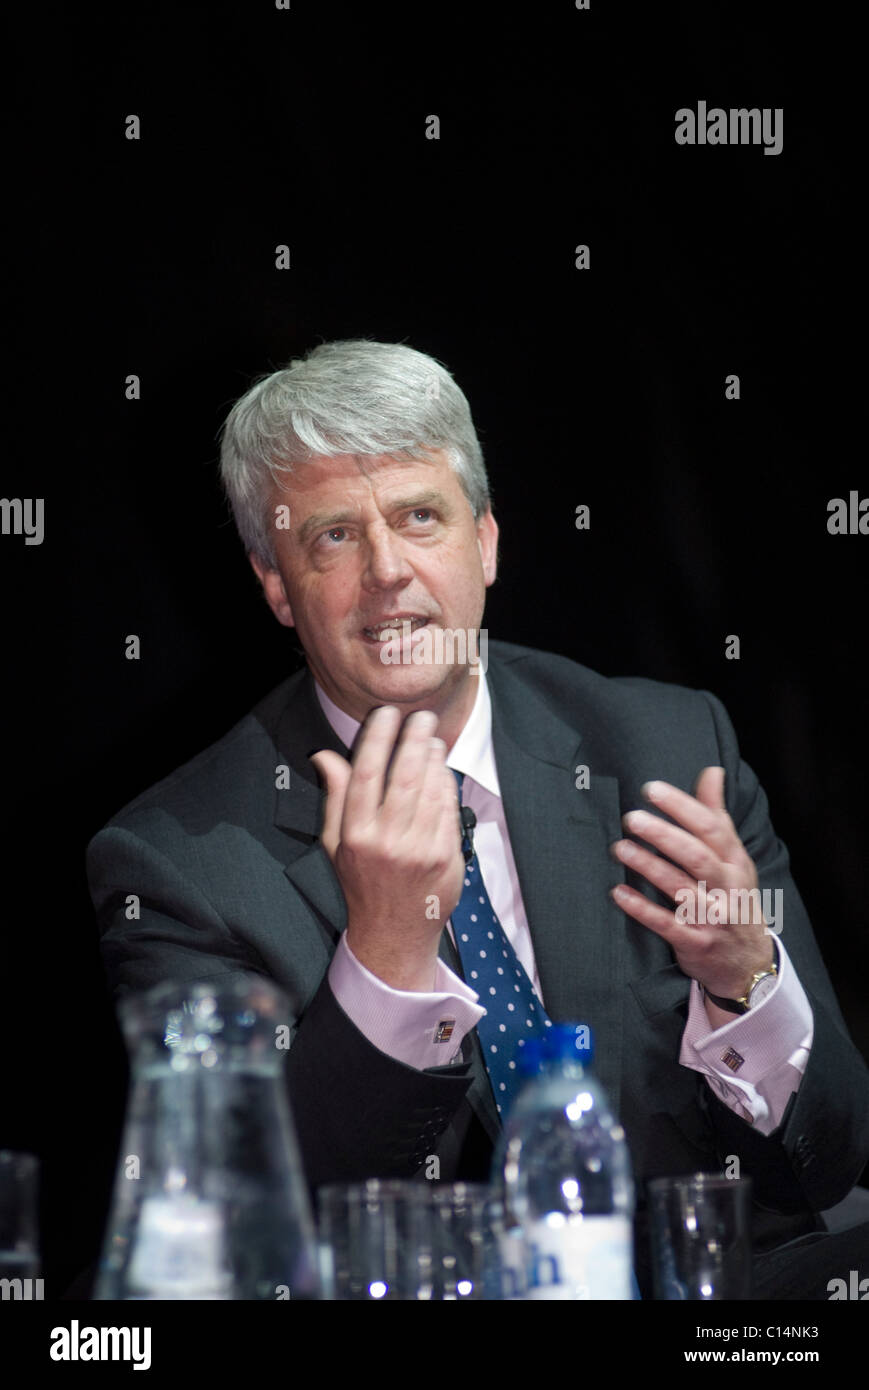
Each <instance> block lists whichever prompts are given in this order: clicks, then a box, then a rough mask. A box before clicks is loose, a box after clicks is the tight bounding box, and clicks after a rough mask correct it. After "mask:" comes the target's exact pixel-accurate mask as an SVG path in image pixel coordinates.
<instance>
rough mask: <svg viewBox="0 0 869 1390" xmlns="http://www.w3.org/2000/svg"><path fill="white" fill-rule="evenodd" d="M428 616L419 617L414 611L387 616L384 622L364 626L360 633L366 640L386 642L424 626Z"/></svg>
mask: <svg viewBox="0 0 869 1390" xmlns="http://www.w3.org/2000/svg"><path fill="white" fill-rule="evenodd" d="M427 623H428V618H423V617H420V616H419V615H417V614H414V613H408V614H402V615H401V616H400V617H398V618H389V619H387V620H386V621H385V622H382V623H376V624H375V625H374V626H373V627H364V628H363V629H362V635H363V637H364V638H365V640H366V641H367V642H373V643H374V644H375V645H378V646H379V644H380V643H381V642H388V641H389V640H390V638H393V637H403V636H405V635H407V634H409V633H411V632H416V631H417V630H418V629H419V628H421V627H425V626H426V624H427Z"/></svg>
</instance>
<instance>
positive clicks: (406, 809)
mask: <svg viewBox="0 0 869 1390" xmlns="http://www.w3.org/2000/svg"><path fill="white" fill-rule="evenodd" d="M437 726H438V719H437V715H436V714H435V713H434V712H433V711H432V710H417V711H416V712H415V713H414V714H412V715H410V717H409V718H408V719H406V720H405V721H404V727H403V728H402V731H401V741H400V742H399V745H398V749H397V751H396V753H395V756H394V757H393V759H392V763H391V765H390V768H389V773H388V776H387V782H386V791H385V792H384V796H383V805H382V806H381V808H380V813H379V814H380V824H381V826H382V830H383V834H384V835H392V836H396V837H397V836H400V835H406V834H407V832H408V831H409V830H410V829H411V828H412V826H413V824H414V820H415V817H416V812H417V805H418V802H419V800H420V796H421V793H422V788H423V784H424V781H425V777H426V770H427V766H428V763H429V761H430V758H431V751H432V738H433V735H434V731H435V729H436V728H437ZM440 742H443V740H440Z"/></svg>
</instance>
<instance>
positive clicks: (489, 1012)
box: [451, 768, 552, 1119]
mask: <svg viewBox="0 0 869 1390" xmlns="http://www.w3.org/2000/svg"><path fill="white" fill-rule="evenodd" d="M453 772H454V773H455V778H456V781H457V782H458V787H459V802H460V803H461V799H462V781H463V778H464V774H463V773H461V772H456V771H455V768H454V769H453ZM462 851H463V853H464V855H465V880H464V887H463V889H462V897H461V901H460V902H459V904H458V907H457V908H456V909H455V911H454V912H453V915H452V918H451V921H452V924H453V932H454V933H455V938H456V947H457V949H458V952H459V956H460V957H461V962H462V968H463V970H464V972H465V979H466V981H467V983H468V984H469V985H470V986H471V988H472V989H473V990H476V992H477V994H478V995H479V997H480V1004H481V1005H482V1007H483V1008H484V1009H485V1010H486V1012H485V1014H484V1015H483V1017H482V1018H481V1019H480V1021H479V1023H478V1024H477V1036H478V1037H479V1039H480V1045H481V1047H482V1049H483V1056H484V1058H485V1060H486V1069H487V1070H488V1073H489V1081H490V1082H491V1086H492V1093H493V1095H494V1097H495V1103H496V1105H497V1107H498V1113H499V1115H501V1117H502V1119H503V1118H504V1116H506V1114H507V1112H508V1110H509V1109H510V1105H511V1104H512V1101H513V1098H514V1096H515V1094H516V1092H517V1091H518V1089H519V1068H518V1065H517V1062H518V1053H519V1049H520V1048H521V1047H522V1045H523V1044H524V1043H525V1041H526V1039H528V1038H539V1037H540V1036H541V1035H542V1034H543V1032H544V1031H545V1030H546V1029H547V1028H551V1026H552V1024H551V1021H550V1020H549V1019H548V1018H547V1016H546V1010H545V1009H544V1007H543V1005H542V1003H541V1002H540V1000H539V998H538V997H537V995H536V994H535V993H534V986H533V985H532V983H531V981H530V980H529V978H528V974H527V972H526V970H525V968H524V966H523V965H522V963H521V961H520V960H519V957H518V956H517V955H516V952H515V951H514V950H513V947H512V946H511V944H510V941H509V939H508V937H507V934H506V932H505V931H504V928H503V927H502V926H501V923H500V922H499V921H498V918H497V916H496V914H495V909H494V908H493V907H492V904H491V902H490V901H489V895H488V893H487V892H486V888H485V885H484V883H483V877H482V874H481V873H480V869H479V865H478V864H477V861H476V859H475V858H474V857H473V844H472V841H471V838H470V834H469V832H468V830H467V829H465V830H464V838H463V840H462Z"/></svg>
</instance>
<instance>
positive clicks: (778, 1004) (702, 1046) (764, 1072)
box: [679, 937, 814, 1135]
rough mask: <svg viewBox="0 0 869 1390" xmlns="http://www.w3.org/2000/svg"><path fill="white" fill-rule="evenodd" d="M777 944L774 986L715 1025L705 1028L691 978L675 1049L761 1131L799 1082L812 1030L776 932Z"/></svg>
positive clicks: (769, 1127) (776, 1118) (777, 1118)
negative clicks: (759, 999)
mask: <svg viewBox="0 0 869 1390" xmlns="http://www.w3.org/2000/svg"><path fill="white" fill-rule="evenodd" d="M776 944H777V946H778V957H779V966H778V978H777V980H776V983H775V986H774V988H773V989H772V990H771V991H770V993H769V994H768V995H767V997H766V998H765V999H764V1000H763V1001H762V1003H760V1004H758V1006H757V1008H756V1009H751V1010H750V1011H749V1012H748V1013H747V1014H738V1015H736V1017H734V1018H733V1019H732V1020H731V1022H730V1023H725V1024H724V1025H723V1026H722V1027H720V1028H714V1029H710V1024H709V1016H708V1014H707V1013H706V1006H705V1004H704V1002H703V990H702V988H701V986H700V985H699V984H698V983H697V981H696V980H695V981H694V982H693V984H692V986H691V994H690V1003H689V1007H688V1021H687V1023H686V1025H685V1031H684V1033H683V1034H682V1047H681V1050H680V1053H679V1061H680V1063H681V1064H682V1066H683V1067H690V1068H691V1070H692V1071H698V1072H702V1073H703V1075H704V1076H706V1078H707V1080H708V1082H709V1085H710V1086H711V1087H712V1089H713V1091H714V1092H715V1094H716V1095H717V1096H718V1097H719V1098H720V1099H721V1100H722V1102H723V1103H724V1104H725V1105H726V1106H728V1107H729V1108H730V1109H731V1110H733V1111H735V1112H736V1114H738V1115H741V1116H742V1118H743V1119H745V1120H748V1122H749V1123H750V1124H752V1125H753V1126H754V1127H755V1128H756V1129H757V1130H759V1132H760V1133H761V1134H765V1135H768V1134H771V1133H772V1132H773V1130H774V1129H776V1128H777V1127H778V1125H779V1124H780V1123H781V1120H782V1117H783V1116H784V1112H785V1109H786V1107H787V1103H788V1100H789V1099H790V1096H791V1093H792V1092H793V1091H796V1090H798V1088H799V1084H800V1081H801V1079H802V1076H803V1073H804V1072H805V1069H806V1064H807V1062H808V1060H809V1050H810V1049H811V1046H812V1038H813V1035H814V1018H813V1016H812V1006H811V1004H810V1003H809V1001H808V999H807V997H806V992H805V990H804V989H803V987H802V985H801V984H800V980H799V976H798V975H797V972H796V970H795V969H794V967H793V965H792V964H791V961H790V959H789V957H788V954H787V952H786V951H785V949H784V946H783V945H782V942H781V938H780V937H777V938H776Z"/></svg>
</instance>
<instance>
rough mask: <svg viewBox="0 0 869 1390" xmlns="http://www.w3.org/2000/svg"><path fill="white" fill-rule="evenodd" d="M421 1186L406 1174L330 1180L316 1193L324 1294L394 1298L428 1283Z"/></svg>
mask: <svg viewBox="0 0 869 1390" xmlns="http://www.w3.org/2000/svg"><path fill="white" fill-rule="evenodd" d="M425 1197H426V1193H425V1189H424V1187H423V1185H422V1183H419V1182H412V1181H410V1180H407V1181H405V1180H401V1179H392V1180H380V1179H378V1178H369V1179H368V1181H367V1182H360V1183H330V1184H328V1185H327V1186H325V1187H321V1188H320V1189H319V1191H318V1193H317V1199H318V1204H319V1212H320V1243H321V1255H322V1261H323V1283H324V1292H325V1295H326V1297H327V1298H330V1299H338V1300H354V1301H360V1302H371V1301H373V1302H398V1301H402V1300H410V1299H416V1298H418V1297H420V1289H421V1288H425V1287H426V1286H427V1285H430V1283H431V1270H430V1265H431V1256H430V1252H429V1251H428V1248H427V1247H428V1238H427V1234H426V1225H427V1220H426V1212H425Z"/></svg>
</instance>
